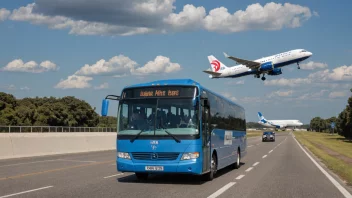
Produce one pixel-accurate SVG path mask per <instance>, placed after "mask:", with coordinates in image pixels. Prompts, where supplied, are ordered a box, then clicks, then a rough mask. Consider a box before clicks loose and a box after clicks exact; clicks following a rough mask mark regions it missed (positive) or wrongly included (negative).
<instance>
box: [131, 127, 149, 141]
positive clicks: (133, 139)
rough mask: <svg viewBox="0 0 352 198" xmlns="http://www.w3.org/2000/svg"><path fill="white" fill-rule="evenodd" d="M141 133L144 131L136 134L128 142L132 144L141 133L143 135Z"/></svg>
mask: <svg viewBox="0 0 352 198" xmlns="http://www.w3.org/2000/svg"><path fill="white" fill-rule="evenodd" d="M143 132H146V130H144V129H142V130H141V131H140V132H138V133H137V135H136V136H134V137H133V138H132V139H131V140H130V142H134V141H135V140H136V139H137V138H138V137H139V135H141V133H143Z"/></svg>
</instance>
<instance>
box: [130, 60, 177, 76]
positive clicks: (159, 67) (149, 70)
mask: <svg viewBox="0 0 352 198" xmlns="http://www.w3.org/2000/svg"><path fill="white" fill-rule="evenodd" d="M179 70H181V66H180V64H178V63H172V62H171V61H170V58H168V57H165V56H157V57H156V58H155V59H154V61H149V62H148V63H147V64H145V65H144V66H143V67H140V68H137V69H136V70H135V73H134V74H136V75H146V74H160V73H172V72H177V71H179Z"/></svg>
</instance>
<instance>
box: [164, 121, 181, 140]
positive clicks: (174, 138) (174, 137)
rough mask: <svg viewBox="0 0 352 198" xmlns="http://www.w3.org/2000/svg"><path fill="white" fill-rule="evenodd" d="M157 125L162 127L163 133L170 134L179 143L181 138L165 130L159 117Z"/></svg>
mask: <svg viewBox="0 0 352 198" xmlns="http://www.w3.org/2000/svg"><path fill="white" fill-rule="evenodd" d="M159 126H161V128H162V129H164V131H165V133H167V134H168V135H169V136H171V137H172V138H174V140H175V141H176V142H177V143H180V142H181V140H179V139H178V138H177V137H176V136H174V135H173V134H172V133H170V132H168V131H167V130H166V128H165V127H164V125H163V124H162V122H161V119H160V123H159Z"/></svg>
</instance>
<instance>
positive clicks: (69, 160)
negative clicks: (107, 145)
mask: <svg viewBox="0 0 352 198" xmlns="http://www.w3.org/2000/svg"><path fill="white" fill-rule="evenodd" d="M59 161H68V162H83V163H85V162H89V163H93V162H96V161H82V160H71V159H59Z"/></svg>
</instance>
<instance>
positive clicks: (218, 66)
mask: <svg viewBox="0 0 352 198" xmlns="http://www.w3.org/2000/svg"><path fill="white" fill-rule="evenodd" d="M208 60H209V63H210V65H211V69H212V72H217V73H221V70H223V69H225V68H227V66H226V65H225V64H223V63H222V62H220V61H219V60H218V59H217V58H215V56H213V55H210V56H208Z"/></svg>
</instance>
